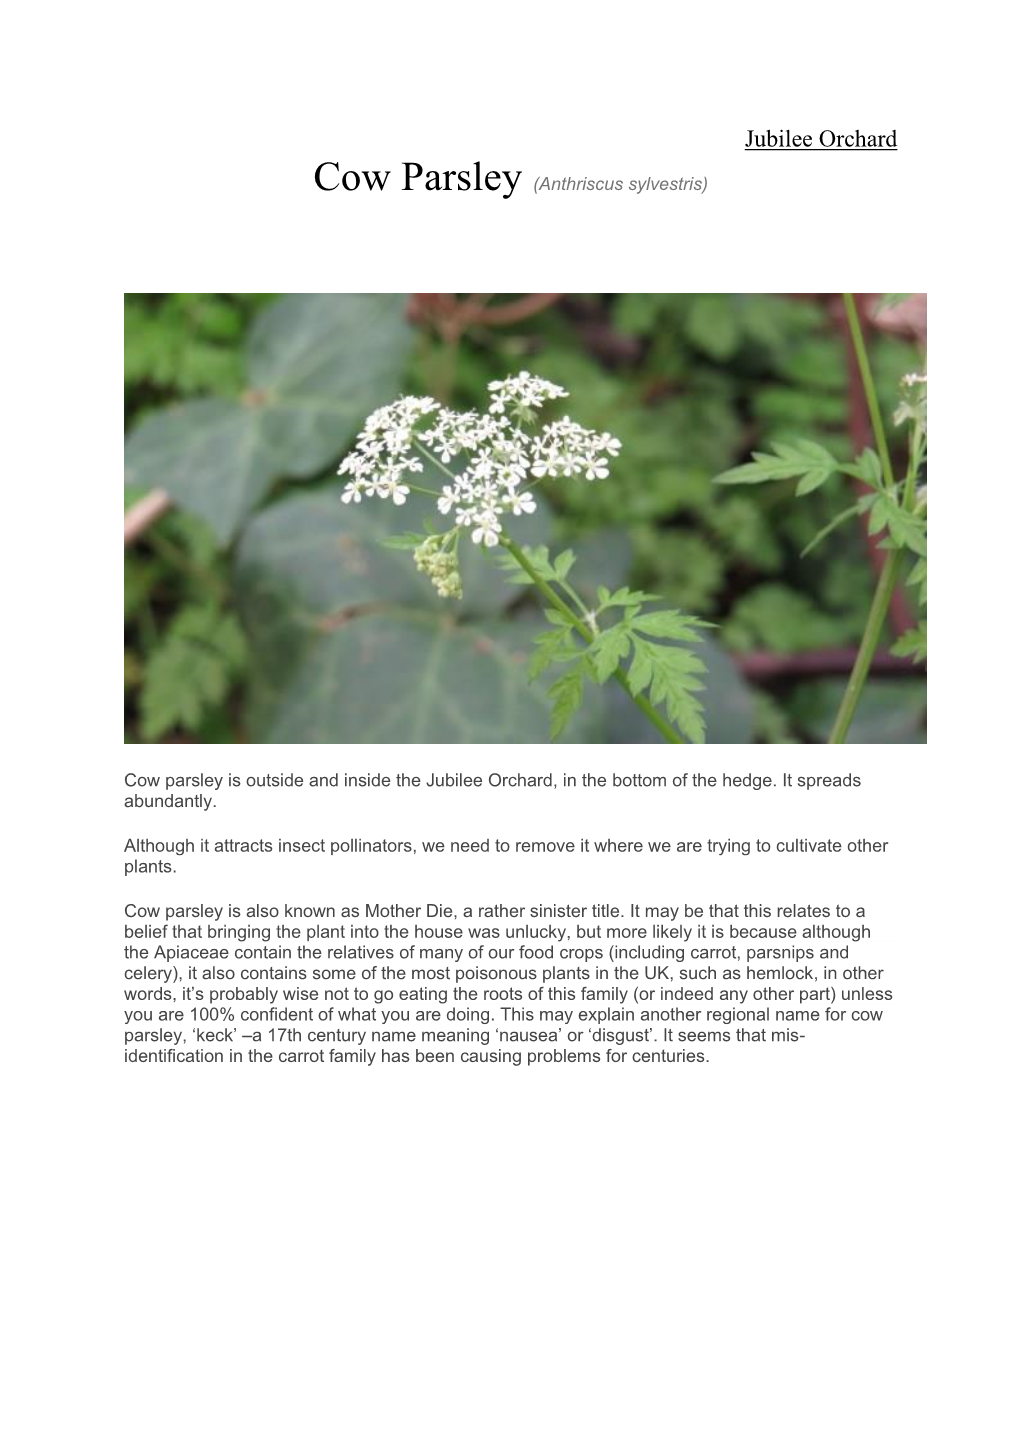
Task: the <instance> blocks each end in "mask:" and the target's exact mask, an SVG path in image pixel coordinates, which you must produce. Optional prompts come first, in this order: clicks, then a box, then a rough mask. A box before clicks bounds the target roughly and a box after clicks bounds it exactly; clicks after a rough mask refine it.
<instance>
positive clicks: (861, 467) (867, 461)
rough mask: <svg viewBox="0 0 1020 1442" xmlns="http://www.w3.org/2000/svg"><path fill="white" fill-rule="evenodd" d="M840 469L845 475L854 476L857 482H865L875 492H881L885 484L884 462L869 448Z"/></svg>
mask: <svg viewBox="0 0 1020 1442" xmlns="http://www.w3.org/2000/svg"><path fill="white" fill-rule="evenodd" d="M840 469H841V470H842V471H843V473H844V474H845V475H848V476H853V477H854V479H855V480H857V481H863V482H864V484H865V485H866V486H871V488H872V489H873V490H876V491H880V490H881V489H882V487H883V486H884V484H885V481H884V478H883V476H882V462H881V461H880V460H879V459H878V456H877V455H876V454H875V452H874V451H873V450H872V449H871V447H870V446H869V447H868V449H867V450H865V451H862V452H861V454H860V455H859V456H858V457H857V459H856V460H855V461H852V462H851V463H850V464H849V465H847V466H841V467H840Z"/></svg>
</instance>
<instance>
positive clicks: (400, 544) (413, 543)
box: [379, 531, 425, 551]
mask: <svg viewBox="0 0 1020 1442" xmlns="http://www.w3.org/2000/svg"><path fill="white" fill-rule="evenodd" d="M424 540H425V536H424V535H421V536H419V535H417V534H416V533H415V532H414V531H402V532H401V533H400V534H399V535H397V536H383V538H382V540H381V541H380V542H379V544H380V546H385V547H386V548H387V550H390V551H416V550H417V549H418V547H419V546H420V545H421V544H422V543H423V542H424Z"/></svg>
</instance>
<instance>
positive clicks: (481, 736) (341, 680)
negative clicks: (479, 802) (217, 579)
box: [235, 486, 601, 743]
mask: <svg viewBox="0 0 1020 1442" xmlns="http://www.w3.org/2000/svg"><path fill="white" fill-rule="evenodd" d="M414 499H417V498H412V500H414ZM410 508H411V501H410V500H409V501H408V503H407V506H405V507H403V508H402V509H401V510H399V511H398V510H397V509H396V508H395V507H393V506H386V505H382V504H380V505H378V506H375V507H373V506H371V505H369V504H368V503H362V505H360V506H357V507H354V506H344V505H343V504H341V502H340V500H339V497H338V494H337V491H336V489H335V488H334V487H332V486H331V487H329V488H328V489H325V490H323V491H320V492H312V493H307V492H306V493H303V494H295V495H293V496H291V497H289V498H288V499H286V500H284V501H281V502H279V503H278V504H276V505H273V506H271V507H269V508H268V509H267V510H265V511H263V512H262V513H261V514H260V515H259V516H257V517H256V518H255V520H254V521H252V522H251V524H250V525H249V526H248V527H247V529H246V531H245V533H244V535H243V537H242V539H241V543H240V545H239V548H238V553H237V560H236V566H235V576H236V589H237V595H238V603H239V607H240V611H241V616H242V620H243V623H244V626H245V630H246V632H247V633H248V636H249V639H250V644H251V651H252V656H253V662H252V685H251V693H250V698H249V706H248V723H249V732H250V735H251V737H252V739H253V740H255V741H276V742H281V741H282V742H298V743H302V742H314V741H325V742H369V741H379V742H396V743H399V742H411V741H423V742H474V741H504V742H505V741H520V742H542V741H545V740H546V739H547V736H548V704H547V702H546V700H545V697H544V696H543V695H542V693H541V692H540V691H539V690H537V689H536V688H534V687H532V686H530V685H529V683H528V674H527V672H528V661H529V657H530V654H531V650H532V646H531V642H532V637H533V634H534V618H533V615H529V616H527V617H525V618H521V619H503V618H500V617H498V616H488V615H486V614H485V613H486V612H487V611H489V610H490V609H491V608H492V606H493V604H494V601H495V599H496V598H497V597H498V598H499V603H500V604H501V605H502V606H504V607H505V606H506V605H507V604H509V602H511V601H512V600H513V599H514V596H513V593H512V592H511V591H510V590H509V588H508V587H507V586H506V585H505V584H503V577H502V575H501V573H500V572H499V571H498V570H497V569H496V567H494V566H492V565H491V564H489V562H488V560H486V559H485V558H484V557H481V556H478V557H471V558H470V560H471V564H477V566H478V567H479V568H480V569H479V573H478V584H477V585H473V586H469V584H468V581H467V570H466V565H465V567H463V568H462V570H463V572H464V575H465V593H466V594H465V599H464V601H463V602H461V603H459V604H452V603H451V602H448V601H444V600H442V599H441V598H440V597H439V596H437V595H436V593H435V591H434V590H433V588H432V586H431V585H430V584H429V582H428V580H427V578H426V577H424V576H422V575H420V574H419V573H418V571H417V570H416V569H415V568H414V566H413V565H411V564H410V563H409V560H408V558H407V556H406V555H400V554H399V553H397V552H396V551H392V550H387V549H385V548H384V547H382V546H381V545H380V544H379V541H380V540H381V538H382V536H383V535H384V534H386V532H385V530H384V528H385V527H387V526H396V525H398V524H404V522H405V521H406V519H407V517H406V514H405V513H406V511H407V510H409V509H410ZM528 519H529V520H532V519H534V518H533V517H529V518H528ZM480 549H481V548H479V547H474V546H470V545H468V546H462V547H461V551H462V553H471V552H478V551H480ZM464 559H465V563H466V562H467V561H468V559H469V557H468V555H465V556H464ZM486 575H487V576H488V578H489V584H488V588H487V587H486V585H485V581H484V577H485V576H486ZM473 608H474V609H473ZM600 725H601V711H600V709H599V707H598V706H594V707H593V706H592V705H591V704H589V705H587V706H585V708H584V713H583V715H582V716H580V717H579V718H578V720H577V739H578V740H586V739H591V738H593V737H594V736H596V735H597V734H598V728H599V726H600Z"/></svg>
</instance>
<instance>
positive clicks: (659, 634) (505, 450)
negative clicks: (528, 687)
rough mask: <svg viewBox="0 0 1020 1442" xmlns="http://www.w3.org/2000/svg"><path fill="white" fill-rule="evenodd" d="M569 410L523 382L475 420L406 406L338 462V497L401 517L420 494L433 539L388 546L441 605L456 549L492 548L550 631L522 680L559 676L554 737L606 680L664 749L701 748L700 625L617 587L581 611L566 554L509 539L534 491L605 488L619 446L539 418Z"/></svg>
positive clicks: (423, 402) (534, 383) (410, 401)
mask: <svg viewBox="0 0 1020 1442" xmlns="http://www.w3.org/2000/svg"><path fill="white" fill-rule="evenodd" d="M566 398H567V392H566V391H565V390H564V389H563V388H562V386H558V385H556V384H554V383H553V382H552V381H547V380H543V379H542V377H541V376H534V375H531V374H530V373H529V372H528V371H521V372H520V374H519V375H515V376H508V377H507V378H506V379H505V380H501V381H492V382H491V383H490V385H489V404H488V409H487V410H485V411H455V410H451V409H449V408H448V407H446V406H442V405H440V404H439V402H438V401H436V400H433V399H432V397H431V396H403V397H401V398H400V399H399V400H395V401H392V402H391V403H390V404H389V405H386V406H382V407H380V409H379V410H377V411H374V412H373V413H372V415H370V416H369V417H368V419H367V420H366V421H365V424H364V427H363V428H362V430H361V433H360V434H359V436H358V437H357V440H356V442H355V447H354V450H353V451H351V453H350V455H348V456H346V457H345V458H344V460H343V461H342V462H341V464H340V468H339V472H338V474H339V475H341V476H343V477H345V478H346V483H345V485H344V489H343V493H342V496H341V499H342V500H343V501H344V503H345V504H347V505H350V504H354V505H359V504H360V503H361V501H362V500H364V499H366V498H372V499H375V500H381V501H391V502H392V503H393V504H394V505H396V506H402V505H404V504H405V502H406V501H407V498H408V496H409V495H411V494H412V492H413V493H415V494H420V495H427V496H430V497H431V498H432V499H433V500H434V501H435V506H436V516H437V519H436V522H435V523H434V524H433V527H432V529H430V530H429V531H428V532H427V533H426V534H424V535H406V536H399V537H393V538H392V539H391V540H390V541H389V542H387V544H389V545H393V546H396V547H398V548H402V549H409V550H412V551H413V552H414V560H415V564H416V565H417V567H418V570H419V571H421V572H422V573H423V574H424V575H426V576H427V577H428V578H429V580H430V581H431V583H432V585H433V586H434V587H435V589H436V591H437V592H438V593H439V595H440V596H442V597H444V599H450V600H459V599H460V598H461V597H462V595H463V581H462V577H461V573H460V567H459V564H458V560H457V556H458V548H459V546H460V545H461V543H462V542H464V543H466V544H469V545H476V546H480V547H482V548H484V549H485V550H486V551H492V552H496V550H497V548H500V557H501V564H502V566H503V569H504V570H505V571H506V573H507V580H508V581H510V582H512V583H515V584H522V585H529V586H534V587H535V588H536V589H537V590H538V592H539V593H540V594H541V596H542V598H543V601H544V602H545V603H546V611H545V615H546V619H547V620H548V621H549V622H550V624H551V626H552V629H551V630H548V631H544V632H542V633H541V634H540V635H539V636H537V637H536V642H535V651H534V654H533V658H532V662H531V668H530V674H531V677H532V679H534V678H535V677H537V676H539V675H541V674H542V673H543V672H545V671H546V670H549V669H550V668H551V669H553V670H554V671H555V672H556V676H555V679H554V680H553V682H552V685H551V686H550V688H549V696H550V700H551V702H552V712H551V733H552V736H553V738H555V737H556V736H558V735H559V734H560V732H561V731H562V730H563V728H564V727H565V726H566V724H567V722H568V721H569V720H570V718H571V717H572V716H573V714H574V712H575V711H576V710H577V709H578V708H579V707H580V706H581V704H582V702H583V699H584V694H585V688H586V685H587V684H588V683H592V684H595V685H604V684H606V683H607V682H608V681H610V680H613V681H615V682H616V683H617V684H618V685H619V686H621V687H622V689H623V690H624V691H625V692H626V693H627V695H628V696H629V697H630V699H631V701H632V702H633V703H634V705H635V706H637V707H638V708H639V709H640V710H641V711H642V712H644V714H645V715H646V716H647V717H648V719H649V721H650V722H651V723H652V725H653V726H655V728H656V729H657V730H658V731H659V733H660V735H661V736H662V737H663V738H664V739H665V740H667V741H670V742H679V741H684V740H691V741H703V740H704V739H705V732H704V720H703V715H702V707H701V703H700V700H699V697H698V692H700V691H701V690H702V689H703V683H702V680H701V676H702V673H703V672H704V670H705V665H704V662H703V661H702V660H701V658H700V657H699V656H698V655H697V654H696V653H695V652H694V651H691V650H690V649H689V645H690V644H691V643H697V642H698V641H699V640H700V636H699V628H700V627H701V626H702V625H703V624H704V623H702V622H700V621H698V620H697V619H696V618H695V617H693V616H684V615H681V614H680V612H678V611H671V610H661V609H660V610H649V609H647V608H648V606H649V604H650V603H652V602H655V601H657V600H658V599H659V598H658V597H657V596H652V595H648V594H647V593H645V592H641V591H631V590H629V589H627V588H623V589H620V590H616V591H614V592H610V591H608V590H607V589H606V588H605V587H600V588H599V590H598V593H597V596H598V600H597V604H596V605H595V606H588V605H586V604H585V602H584V601H583V600H582V599H581V597H580V596H579V595H578V593H577V591H576V590H575V589H574V588H573V586H572V585H571V583H570V579H569V578H570V571H571V569H572V567H573V564H574V555H573V553H572V552H571V551H564V552H561V553H560V554H559V555H558V556H556V557H551V556H550V555H549V552H548V550H547V549H546V548H545V547H544V546H543V547H527V546H521V545H518V544H517V542H516V541H515V540H514V537H513V523H514V520H515V518H517V517H520V516H526V515H530V514H531V513H532V512H533V511H534V510H535V508H536V501H535V496H534V492H535V491H536V490H537V489H538V487H540V486H541V485H542V484H543V482H545V481H546V480H551V479H561V478H562V479H566V480H575V481H577V482H579V483H580V484H590V483H593V482H596V481H606V480H608V479H609V476H610V466H611V463H612V462H613V461H615V460H616V458H617V457H618V456H619V454H620V442H619V441H618V440H617V439H616V437H615V436H612V435H610V434H609V433H608V432H607V431H595V430H589V429H588V428H587V427H585V426H583V425H581V424H580V423H579V422H577V421H575V420H572V419H571V418H570V417H569V416H567V415H564V416H560V417H559V418H557V419H554V420H544V419H543V418H542V416H541V412H542V411H543V410H544V409H545V408H546V407H547V406H548V405H549V404H550V403H555V402H558V401H561V400H565V399H566ZM426 461H428V462H431V464H432V466H433V467H435V468H436V469H437V470H438V471H439V472H440V474H441V475H443V476H445V477H446V483H445V484H444V485H443V486H442V488H441V489H440V490H438V491H436V490H432V489H429V488H428V487H426V486H425V485H424V484H423V483H422V482H423V480H424V477H425V463H426ZM681 643H687V644H686V645H685V644H681ZM663 713H665V714H663Z"/></svg>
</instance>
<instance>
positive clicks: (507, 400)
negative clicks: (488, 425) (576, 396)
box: [489, 371, 567, 416]
mask: <svg viewBox="0 0 1020 1442" xmlns="http://www.w3.org/2000/svg"><path fill="white" fill-rule="evenodd" d="M489 393H490V395H491V396H492V400H491V401H490V403H489V413H490V414H491V415H494V416H501V415H503V414H504V412H505V411H506V410H507V409H508V408H509V409H510V410H513V411H517V412H520V411H531V410H536V411H537V410H540V409H541V408H542V406H543V405H545V403H546V401H551V400H558V399H559V398H560V397H561V396H565V395H566V394H567V392H566V391H565V390H564V389H563V387H562V386H557V385H554V384H553V383H552V381H544V380H543V379H542V377H541V376H533V375H531V374H530V372H528V371H521V372H520V374H519V375H515V376H507V378H506V380H504V381H490V382H489Z"/></svg>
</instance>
